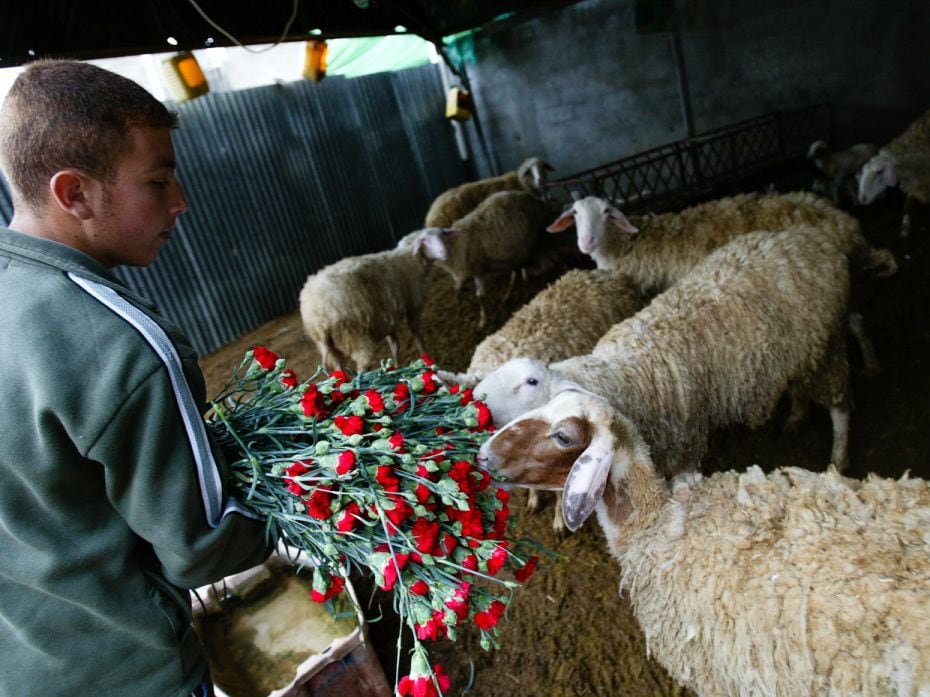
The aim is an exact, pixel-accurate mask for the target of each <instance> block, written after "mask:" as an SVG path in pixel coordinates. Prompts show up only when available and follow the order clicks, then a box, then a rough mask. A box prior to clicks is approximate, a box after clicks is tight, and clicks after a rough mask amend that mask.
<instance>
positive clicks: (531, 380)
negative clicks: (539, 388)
mask: <svg viewBox="0 0 930 697" xmlns="http://www.w3.org/2000/svg"><path fill="white" fill-rule="evenodd" d="M526 384H527V385H532V386H533V387H536V385H538V384H539V380H537V379H536V378H527V379H526Z"/></svg>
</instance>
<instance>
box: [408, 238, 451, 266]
mask: <svg viewBox="0 0 930 697" xmlns="http://www.w3.org/2000/svg"><path fill="white" fill-rule="evenodd" d="M413 253H414V255H415V256H418V257H422V258H423V259H439V260H441V261H445V260H446V259H448V258H449V251H448V250H447V249H446V245H445V242H443V241H442V238H441V237H440V236H439V235H428V234H424V235H419V236H418V237H417V238H416V239H415V240H414V241H413Z"/></svg>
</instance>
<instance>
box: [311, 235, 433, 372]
mask: <svg viewBox="0 0 930 697" xmlns="http://www.w3.org/2000/svg"><path fill="white" fill-rule="evenodd" d="M418 232H419V231H417V232H414V233H410V234H409V235H406V236H405V237H403V238H402V239H401V240H400V241H399V242H398V243H397V246H396V247H395V248H394V249H389V250H385V251H381V252H374V253H372V254H363V255H361V256H354V257H346V258H344V259H341V260H339V261H337V262H335V263H334V264H330V265H329V266H326V267H324V268H322V269H320V270H319V271H317V272H316V273H315V274H313V275H311V276H310V277H309V278H307V281H306V283H304V286H303V288H302V289H301V291H300V298H299V300H300V316H301V319H302V321H303V325H304V331H305V332H306V334H307V336H308V337H309V338H310V339H311V340H312V341H313V343H314V344H315V345H316V347H317V350H318V351H319V352H320V356H321V359H322V362H323V365H330V358H332V360H333V361H334V362H335V366H336V367H338V368H339V369H341V370H342V369H345V367H346V357H347V356H350V357H351V358H352V361H353V362H354V364H355V369H356V370H357V371H359V372H361V371H364V370H369V369H371V368H372V367H374V366H375V360H376V358H375V357H376V355H377V353H378V345H379V343H380V342H381V340H382V339H385V338H386V339H387V341H388V346H389V347H390V351H391V357H392V358H393V359H394V362H395V364H396V363H397V351H398V345H397V338H396V334H397V330H398V328H399V327H400V326H401V325H402V324H404V323H406V324H407V326H408V327H409V328H410V331H411V333H412V334H413V338H414V341H415V342H416V345H417V349H418V350H419V351H420V352H424V349H423V342H422V341H421V340H420V333H419V322H420V314H421V312H422V309H423V304H424V301H425V292H426V272H427V267H428V264H429V262H430V261H432V260H436V259H442V258H443V257H444V255H445V248H444V247H443V246H442V245H439V244H437V243H436V241H435V240H433V239H431V238H428V237H427V238H424V237H422V236H420V235H419V234H418Z"/></svg>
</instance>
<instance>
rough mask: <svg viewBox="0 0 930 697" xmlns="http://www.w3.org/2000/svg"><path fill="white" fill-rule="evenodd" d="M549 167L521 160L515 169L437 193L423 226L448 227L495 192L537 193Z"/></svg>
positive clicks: (541, 163) (531, 160) (543, 182)
mask: <svg viewBox="0 0 930 697" xmlns="http://www.w3.org/2000/svg"><path fill="white" fill-rule="evenodd" d="M551 169H552V167H551V166H550V165H548V164H547V163H546V162H543V161H542V160H541V159H539V158H538V157H531V158H529V159H527V160H524V161H523V163H522V164H521V165H520V167H519V168H517V170H516V171H513V172H506V173H504V174H502V175H500V176H498V177H491V178H489V179H479V180H478V181H474V182H466V183H465V184H461V185H460V186H456V187H454V188H452V189H448V190H447V191H444V192H443V193H441V194H439V196H437V197H436V199H435V200H434V201H433V203H432V204H431V205H430V207H429V210H428V211H427V213H426V220H425V221H424V223H423V227H426V228H431V227H450V226H451V225H452V224H453V223H454V222H455V221H456V220H458V219H459V218H462V217H464V216H466V215H467V214H468V213H471V212H472V211H473V210H474V209H475V208H477V207H478V204H479V203H481V202H482V201H484V199H486V198H487V197H488V196H490V195H491V194H493V193H496V192H498V191H526V192H527V193H531V194H534V195H540V194H541V193H542V190H543V185H544V184H545V183H546V171H547V170H551Z"/></svg>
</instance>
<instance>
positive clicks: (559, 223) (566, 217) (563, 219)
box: [546, 208, 575, 232]
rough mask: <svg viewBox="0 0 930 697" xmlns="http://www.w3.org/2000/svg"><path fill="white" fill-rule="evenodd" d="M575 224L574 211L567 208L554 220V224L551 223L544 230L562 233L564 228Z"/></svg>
mask: <svg viewBox="0 0 930 697" xmlns="http://www.w3.org/2000/svg"><path fill="white" fill-rule="evenodd" d="M574 224H575V210H574V209H573V208H569V209H568V210H567V211H565V212H564V213H563V214H562V215H560V216H559V217H558V218H556V219H555V222H554V223H552V225H550V226H549V227H547V228H546V230H548V231H549V232H562V230H565V229H566V228H570V227H571V226H572V225H574Z"/></svg>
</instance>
